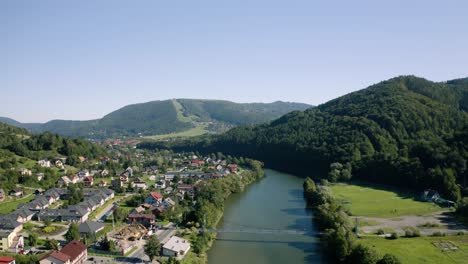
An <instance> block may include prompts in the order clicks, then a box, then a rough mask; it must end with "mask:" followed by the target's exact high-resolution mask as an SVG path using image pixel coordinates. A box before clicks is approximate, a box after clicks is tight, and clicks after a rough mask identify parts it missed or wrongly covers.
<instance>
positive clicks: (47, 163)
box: [37, 159, 50, 168]
mask: <svg viewBox="0 0 468 264" xmlns="http://www.w3.org/2000/svg"><path fill="white" fill-rule="evenodd" d="M37 164H38V165H39V166H41V167H43V168H50V160H47V159H43V160H39V161H38V162H37Z"/></svg>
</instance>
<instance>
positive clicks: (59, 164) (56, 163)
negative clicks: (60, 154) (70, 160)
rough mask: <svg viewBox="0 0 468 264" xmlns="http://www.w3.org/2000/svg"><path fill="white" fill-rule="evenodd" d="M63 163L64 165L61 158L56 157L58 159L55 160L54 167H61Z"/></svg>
mask: <svg viewBox="0 0 468 264" xmlns="http://www.w3.org/2000/svg"><path fill="white" fill-rule="evenodd" d="M63 165H64V162H63V161H62V160H59V159H58V160H56V161H55V167H57V168H63V167H64V166H63Z"/></svg>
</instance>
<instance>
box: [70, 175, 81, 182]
mask: <svg viewBox="0 0 468 264" xmlns="http://www.w3.org/2000/svg"><path fill="white" fill-rule="evenodd" d="M68 179H70V181H71V183H73V184H75V183H77V182H78V180H79V178H78V176H76V175H75V174H72V175H69V176H68Z"/></svg>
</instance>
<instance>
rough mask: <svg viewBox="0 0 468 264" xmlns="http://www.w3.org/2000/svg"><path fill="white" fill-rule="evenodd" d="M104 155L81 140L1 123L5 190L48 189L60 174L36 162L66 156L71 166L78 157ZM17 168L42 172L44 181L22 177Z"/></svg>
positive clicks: (0, 164)
mask: <svg viewBox="0 0 468 264" xmlns="http://www.w3.org/2000/svg"><path fill="white" fill-rule="evenodd" d="M105 153H106V151H105V149H103V148H102V147H99V146H97V145H94V144H92V143H90V142H88V141H86V140H84V139H70V138H63V137H61V136H58V135H55V134H51V133H48V132H46V133H42V134H31V133H30V132H28V131H27V130H26V129H23V128H18V127H14V126H10V125H7V124H4V123H0V186H1V188H3V189H4V190H6V191H9V190H11V189H14V188H15V187H16V185H17V184H23V185H25V186H30V187H39V186H41V187H51V186H53V185H54V184H55V183H56V182H57V180H58V177H60V176H61V175H62V174H60V173H59V172H58V170H56V169H52V168H42V167H39V166H38V165H37V161H38V160H41V159H49V160H54V159H55V158H56V157H67V164H68V165H70V164H72V165H73V163H74V162H76V160H77V159H78V157H79V156H84V157H86V158H89V159H95V158H98V157H100V156H102V155H105ZM12 168H13V170H12ZM19 168H26V169H34V171H37V172H42V173H44V174H45V178H44V179H43V180H42V181H41V183H40V185H39V182H38V181H37V178H36V177H21V175H20V174H19V173H18V171H17V169H19Z"/></svg>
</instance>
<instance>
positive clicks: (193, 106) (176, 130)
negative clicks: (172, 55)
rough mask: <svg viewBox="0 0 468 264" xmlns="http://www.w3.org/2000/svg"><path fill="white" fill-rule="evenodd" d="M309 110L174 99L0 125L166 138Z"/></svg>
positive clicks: (288, 105) (85, 134) (77, 133)
mask: <svg viewBox="0 0 468 264" xmlns="http://www.w3.org/2000/svg"><path fill="white" fill-rule="evenodd" d="M309 107H310V106H309V105H306V104H300V103H288V102H274V103H269V104H262V103H251V104H239V103H233V102H229V101H220V100H194V99H174V100H165V101H152V102H147V103H141V104H133V105H128V106H125V107H123V108H121V109H119V110H116V111H114V112H112V113H109V114H108V115H106V116H104V117H103V118H101V119H96V120H89V121H71V120H52V121H49V122H47V123H45V124H27V123H25V124H22V123H19V122H17V121H15V120H13V119H9V118H1V119H0V121H3V122H5V123H7V124H11V125H15V126H20V127H23V128H28V129H30V130H31V131H32V132H35V133H40V132H44V131H49V132H52V133H57V134H61V135H64V136H70V137H86V138H106V137H119V136H154V135H160V136H161V137H162V138H166V137H172V135H192V134H195V135H199V134H200V133H204V132H214V133H217V132H222V131H226V130H228V129H229V128H232V127H233V126H236V125H242V124H258V123H263V122H268V121H271V120H273V119H275V118H278V117H280V116H281V115H283V114H286V113H288V112H291V111H294V110H305V109H307V108H309ZM191 131H196V133H192V132H191Z"/></svg>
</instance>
